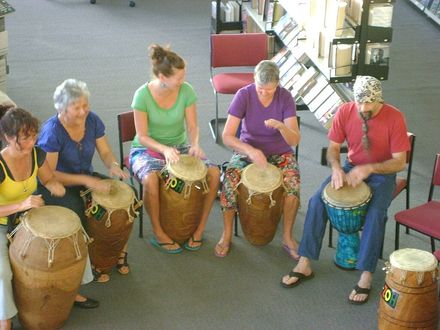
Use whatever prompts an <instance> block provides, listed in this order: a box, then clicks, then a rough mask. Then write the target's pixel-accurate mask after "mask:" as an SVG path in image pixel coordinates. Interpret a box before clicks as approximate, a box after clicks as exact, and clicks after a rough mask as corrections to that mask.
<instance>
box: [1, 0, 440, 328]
mask: <svg viewBox="0 0 440 330" xmlns="http://www.w3.org/2000/svg"><path fill="white" fill-rule="evenodd" d="M9 2H10V3H11V4H12V6H13V7H14V8H15V9H16V12H15V13H13V14H11V15H8V16H7V18H6V28H7V30H8V31H9V54H8V63H9V68H10V74H9V75H8V77H7V85H8V94H9V96H10V97H11V98H12V99H13V100H14V101H15V102H16V103H17V104H18V105H20V106H22V107H24V108H26V109H28V110H30V111H32V112H33V113H35V114H36V116H38V118H40V119H41V120H44V119H46V118H48V117H49V116H50V115H52V114H53V113H54V111H55V110H54V109H53V105H52V101H51V98H52V93H53V90H54V88H55V87H56V86H57V85H58V84H59V83H60V82H61V81H63V80H64V79H66V78H70V77H75V78H78V79H81V80H84V81H86V82H87V83H88V85H89V88H90V91H91V99H90V101H91V105H92V109H93V110H94V111H95V112H97V113H98V114H99V115H100V116H101V117H102V118H103V120H104V122H105V124H106V126H107V135H108V138H109V140H110V143H111V145H112V146H113V150H114V152H115V153H117V151H118V149H117V129H116V114H117V113H118V112H122V111H126V110H128V109H129V107H130V103H131V98H132V95H133V92H134V91H135V90H136V88H137V87H138V86H139V85H140V84H142V83H143V82H144V81H146V80H147V79H148V78H149V76H150V72H149V62H148V57H147V46H148V45H149V44H150V43H152V42H157V43H160V44H168V43H169V44H171V46H172V48H173V49H174V50H175V51H177V52H178V53H179V54H181V55H182V56H183V57H184V58H185V59H186V60H187V63H188V70H187V80H188V81H189V82H190V83H192V84H193V86H194V87H195V89H196V91H197V94H198V113H199V123H200V129H201V141H202V146H203V148H204V149H205V151H206V153H207V154H208V156H209V157H210V158H211V159H212V160H214V161H215V162H218V163H221V162H223V161H225V160H227V159H228V158H229V156H230V152H229V151H228V150H226V149H224V148H222V147H221V146H218V145H216V144H215V143H214V142H213V140H212V138H211V136H210V132H209V130H208V125H207V122H208V120H209V119H210V118H212V117H213V115H214V109H215V108H214V95H213V93H212V90H211V86H210V83H209V33H210V26H209V24H210V1H208V0H185V1H176V0H161V1H146V0H137V1H136V7H135V8H130V7H129V6H128V1H123V0H98V3H97V4H96V5H90V4H89V2H88V1H87V0H39V1H36V0H31V1H19V0H9ZM393 26H394V28H395V30H394V35H393V42H392V47H391V64H390V65H391V71H390V75H389V76H390V79H389V80H388V81H386V82H384V91H385V98H386V100H387V101H388V102H390V103H392V104H394V105H396V106H398V107H399V108H400V109H401V110H402V111H403V112H404V113H405V115H406V117H407V121H408V126H409V128H410V130H411V131H412V132H414V133H415V134H416V135H417V141H416V149H415V160H414V170H413V181H412V195H411V203H412V205H416V204H419V203H421V202H424V201H425V200H426V198H427V193H428V184H429V180H430V175H431V171H432V164H433V160H434V154H435V153H436V152H439V150H440V145H439V139H438V138H434V137H435V136H438V125H439V123H440V114H439V111H438V105H439V104H440V93H439V90H440V81H439V76H440V69H439V65H438V54H440V42H439V39H440V33H439V32H440V30H439V29H438V28H436V27H435V26H434V25H432V24H431V23H429V22H428V21H427V20H426V19H425V18H424V17H423V16H422V15H420V14H419V13H418V12H417V11H416V10H415V9H414V8H412V6H411V5H409V4H408V3H407V2H406V1H397V3H396V6H395V12H394V22H393ZM229 101H230V98H227V97H223V98H222V102H221V107H222V111H226V107H227V104H228V102H229ZM300 116H301V128H302V135H303V137H302V142H301V146H300V155H299V161H300V166H301V171H302V208H301V209H300V212H299V214H298V217H297V223H296V225H295V228H294V231H295V237H296V238H297V239H298V240H299V239H300V238H301V233H302V226H303V220H304V215H305V212H306V209H307V201H308V198H309V197H310V196H311V194H312V193H313V192H314V190H315V189H316V188H317V187H318V185H319V184H320V182H321V181H322V180H323V179H324V178H325V176H327V175H328V174H329V170H328V169H327V168H324V167H322V166H320V165H319V158H320V150H321V147H323V146H325V145H326V144H327V141H326V132H325V130H324V129H323V128H322V127H321V126H320V125H319V124H318V122H317V121H316V120H315V119H314V117H313V115H311V114H310V113H307V112H302V113H301V114H300ZM96 169H97V170H101V169H102V164H100V162H99V161H96ZM403 208H404V197H403V196H400V197H398V199H396V200H395V201H394V202H393V204H392V207H391V209H390V221H389V223H388V228H387V234H386V241H385V256H388V255H389V254H390V253H391V252H392V251H393V248H394V221H393V220H392V219H393V214H394V213H395V212H396V211H398V210H401V209H403ZM148 222H149V221H148V218H147V219H146V229H145V238H144V239H139V238H138V237H137V226H136V228H135V231H136V232H134V233H133V235H132V237H131V239H130V250H129V262H130V265H131V272H130V274H129V275H127V276H125V277H124V276H121V275H119V274H117V273H116V272H113V274H112V278H111V281H110V282H109V283H107V284H95V283H94V284H89V285H86V286H84V287H82V289H81V292H83V293H84V294H87V295H90V296H91V297H94V298H96V299H98V300H100V302H101V306H100V307H99V308H98V309H96V310H90V311H85V310H79V309H73V310H72V313H71V315H70V318H69V319H68V321H67V323H66V325H65V328H66V329H122V328H125V329H191V328H201V329H374V328H375V327H376V325H377V308H378V302H379V292H380V290H381V287H382V285H383V282H384V277H385V273H384V272H383V271H382V270H381V268H382V267H383V265H384V262H383V261H380V262H379V265H378V268H377V272H376V276H375V278H374V283H373V290H372V294H371V299H370V301H369V302H368V303H367V304H366V305H364V306H352V305H349V304H347V302H346V299H347V295H348V293H349V291H350V289H351V287H352V286H353V285H354V284H355V283H356V282H357V279H358V275H359V274H358V273H357V272H344V271H341V270H339V269H337V268H336V267H334V265H333V262H332V257H333V255H334V252H335V250H334V249H330V248H328V247H327V246H326V241H324V243H323V248H322V253H321V259H320V261H319V262H316V263H315V264H314V270H315V273H316V277H315V279H314V280H313V281H310V282H307V283H304V284H303V285H300V286H299V287H297V288H295V289H291V290H286V289H284V288H282V287H281V286H280V285H279V280H280V278H281V276H282V275H283V274H285V273H286V272H288V271H289V269H291V268H292V267H293V265H294V263H293V262H292V260H291V259H289V258H288V257H287V255H286V254H285V253H284V251H283V250H282V249H281V244H280V239H281V238H280V236H279V233H278V234H277V236H276V237H275V239H274V241H273V242H272V243H270V244H269V245H267V246H265V247H253V246H251V245H250V244H249V243H247V242H246V240H245V239H244V238H243V237H242V236H240V237H238V238H234V242H233V246H232V250H231V253H230V255H229V256H228V257H227V258H225V259H219V258H216V257H215V256H214V254H213V247H214V245H215V243H216V242H217V240H218V238H219V236H220V234H221V230H222V217H221V213H220V208H219V205H218V203H217V202H216V204H215V205H214V208H213V210H212V214H211V216H210V220H209V222H208V226H207V230H206V234H205V241H204V245H203V248H202V249H201V250H200V251H199V252H195V253H189V252H186V251H185V252H184V253H183V254H182V255H175V256H171V255H166V254H163V253H161V252H159V251H157V250H155V249H154V248H153V247H152V246H151V245H150V244H149V243H148V239H149V238H150V237H151V229H150V226H149V223H148ZM401 246H402V247H417V248H422V249H426V250H428V249H429V241H428V239H427V238H425V237H423V236H421V235H418V234H411V235H409V236H407V235H403V236H402V237H401ZM14 323H15V325H16V326H18V321H17V320H15V321H14Z"/></svg>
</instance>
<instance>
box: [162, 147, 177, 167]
mask: <svg viewBox="0 0 440 330" xmlns="http://www.w3.org/2000/svg"><path fill="white" fill-rule="evenodd" d="M163 155H164V156H165V160H166V162H167V163H171V164H174V163H177V161H178V160H179V155H180V152H179V150H177V149H176V148H172V147H166V148H165V150H164V152H163Z"/></svg>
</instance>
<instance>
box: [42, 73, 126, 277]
mask: <svg viewBox="0 0 440 330" xmlns="http://www.w3.org/2000/svg"><path fill="white" fill-rule="evenodd" d="M89 96H90V93H89V90H88V88H87V85H86V83H84V82H82V81H79V80H76V79H67V80H65V81H64V82H63V83H62V84H61V85H59V86H58V87H57V88H56V89H55V92H54V96H53V98H54V105H55V109H56V110H57V111H58V114H56V115H55V116H53V117H51V118H49V119H48V120H47V121H46V122H45V123H44V124H43V127H42V129H41V133H40V137H39V139H38V145H39V146H40V147H41V148H42V149H43V150H44V151H46V153H47V156H46V159H47V161H48V163H49V166H50V167H51V168H52V169H53V170H54V171H55V176H56V178H57V179H58V180H59V181H60V182H61V183H63V184H64V185H65V186H66V187H67V189H66V195H65V196H64V197H63V198H54V197H53V196H51V195H50V193H49V192H48V191H47V190H46V189H44V187H41V186H40V187H39V191H40V193H42V194H43V198H44V200H45V201H46V203H47V204H55V205H61V206H65V207H67V208H70V209H72V210H73V211H75V212H76V213H77V214H78V215H79V217H80V218H81V221H82V222H83V223H84V221H85V215H84V211H85V205H84V201H83V200H82V198H81V196H80V191H81V190H84V189H92V190H95V191H99V192H104V193H105V192H109V190H110V186H109V184H108V183H107V182H105V181H103V180H102V179H103V178H104V176H103V175H101V174H98V173H95V172H93V166H92V159H93V155H94V153H95V150H97V151H98V154H99V157H100V158H101V160H102V161H103V163H104V165H105V166H106V167H107V168H108V171H109V176H111V177H118V178H123V179H126V178H128V174H127V173H125V172H124V171H122V170H121V168H120V166H119V164H118V162H117V161H116V157H115V156H114V154H113V152H112V151H111V149H110V146H109V143H108V141H107V138H106V137H105V127H104V123H103V122H102V121H101V119H100V118H99V117H98V115H96V114H95V113H93V112H91V111H90V109H89ZM117 269H118V271H119V273H121V274H124V275H125V274H127V273H128V272H129V268H128V264H127V246H125V248H124V251H123V252H122V253H121V255H120V259H119V261H118V264H117ZM109 279H110V278H109V276H108V275H107V274H101V273H100V272H99V270H98V269H96V270H95V280H96V281H98V282H107V281H108V280H109Z"/></svg>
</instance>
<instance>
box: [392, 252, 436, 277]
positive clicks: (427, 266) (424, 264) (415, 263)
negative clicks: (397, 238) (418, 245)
mask: <svg viewBox="0 0 440 330" xmlns="http://www.w3.org/2000/svg"><path fill="white" fill-rule="evenodd" d="M390 263H391V266H393V267H396V268H399V269H401V270H406V271H413V272H429V271H432V270H434V269H436V268H437V259H436V257H434V255H433V254H432V253H430V252H427V251H423V250H418V249H400V250H397V251H394V252H393V253H391V255H390Z"/></svg>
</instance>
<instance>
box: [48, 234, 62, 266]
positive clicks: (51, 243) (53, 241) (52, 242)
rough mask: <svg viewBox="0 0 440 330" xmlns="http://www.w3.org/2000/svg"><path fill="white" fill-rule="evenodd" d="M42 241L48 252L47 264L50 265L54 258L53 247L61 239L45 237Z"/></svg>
mask: <svg viewBox="0 0 440 330" xmlns="http://www.w3.org/2000/svg"><path fill="white" fill-rule="evenodd" d="M44 241H45V242H46V245H47V249H48V254H47V266H48V267H50V266H52V264H53V260H54V258H55V249H56V247H57V246H58V244H59V243H60V241H61V239H59V238H58V239H47V238H45V239H44Z"/></svg>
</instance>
